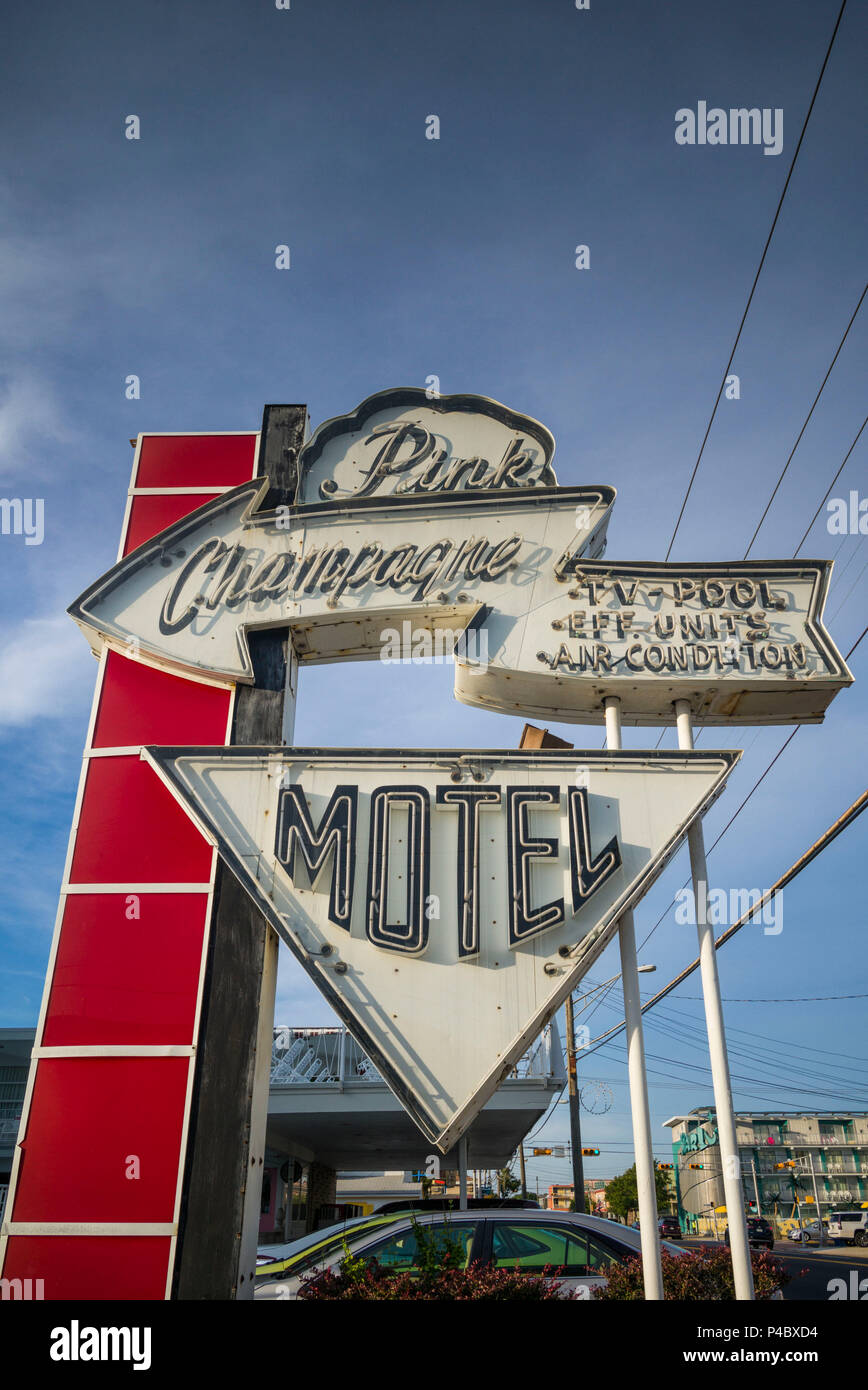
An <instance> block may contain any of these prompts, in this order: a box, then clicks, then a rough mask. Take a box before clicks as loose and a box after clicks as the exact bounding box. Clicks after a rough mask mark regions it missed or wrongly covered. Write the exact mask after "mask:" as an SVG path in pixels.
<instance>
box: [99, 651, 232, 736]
mask: <svg viewBox="0 0 868 1390" xmlns="http://www.w3.org/2000/svg"><path fill="white" fill-rule="evenodd" d="M229 699H230V695H229V691H228V690H225V689H218V688H217V687H216V686H213V685H200V684H198V683H197V682H195V681H189V680H185V679H184V678H183V677H181V676H172V675H169V674H168V672H166V671H160V670H158V669H157V667H155V666H145V665H143V664H142V662H140V661H130V660H128V659H127V658H126V657H123V656H119V655H118V654H117V652H109V655H108V664H107V668H106V673H105V679H104V680H103V686H102V693H101V695H100V702H99V711H98V713H97V717H96V725H95V728H94V734H93V746H94V748H126V747H128V746H129V745H131V744H135V745H139V744H142V743H225V742H226V724H227V721H228V719H229Z"/></svg>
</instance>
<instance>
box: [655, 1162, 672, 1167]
mask: <svg viewBox="0 0 868 1390" xmlns="http://www.w3.org/2000/svg"><path fill="white" fill-rule="evenodd" d="M657 1167H658V1168H671V1167H672V1164H671V1163H658V1164H657Z"/></svg>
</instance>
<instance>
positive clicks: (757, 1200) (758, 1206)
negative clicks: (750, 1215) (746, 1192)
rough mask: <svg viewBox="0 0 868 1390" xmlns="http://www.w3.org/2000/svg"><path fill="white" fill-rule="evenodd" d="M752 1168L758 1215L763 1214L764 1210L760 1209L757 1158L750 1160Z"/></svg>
mask: <svg viewBox="0 0 868 1390" xmlns="http://www.w3.org/2000/svg"><path fill="white" fill-rule="evenodd" d="M750 1170H751V1172H752V1173H753V1195H754V1198H755V1199H756V1214H757V1216H762V1211H761V1210H760V1195H759V1184H758V1183H757V1180H756V1160H755V1159H753V1158H752V1159H751V1161H750Z"/></svg>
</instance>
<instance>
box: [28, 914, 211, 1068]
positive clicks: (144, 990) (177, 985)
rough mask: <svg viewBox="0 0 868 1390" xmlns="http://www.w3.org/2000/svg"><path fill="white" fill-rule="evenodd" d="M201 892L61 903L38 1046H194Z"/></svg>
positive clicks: (202, 927) (201, 927) (201, 930)
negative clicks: (54, 951) (55, 954)
mask: <svg viewBox="0 0 868 1390" xmlns="http://www.w3.org/2000/svg"><path fill="white" fill-rule="evenodd" d="M207 904H208V895H207V894H206V893H142V894H140V895H138V896H135V895H125V894H119V893H80V894H79V893H76V894H73V895H72V896H71V897H68V898H67V900H66V905H65V907H64V911H63V923H62V930H61V935H60V942H59V945H58V948H57V959H56V961H55V966H54V975H53V978H52V983H51V995H50V998H49V1002H48V1013H47V1016H46V1021H45V1032H44V1034H43V1038H42V1042H43V1045H44V1046H45V1047H71V1046H73V1045H75V1044H81V1043H192V1042H193V1041H194V1039H193V1023H194V1021H195V1015H196V998H197V995H198V990H199V967H200V963H201V959H202V943H203V937H204V930H205V911H206V907H207Z"/></svg>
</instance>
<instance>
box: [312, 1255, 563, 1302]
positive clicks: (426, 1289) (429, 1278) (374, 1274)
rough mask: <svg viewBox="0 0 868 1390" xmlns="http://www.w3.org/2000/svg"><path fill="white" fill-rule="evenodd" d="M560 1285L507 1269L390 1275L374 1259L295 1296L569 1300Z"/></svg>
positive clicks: (323, 1277) (328, 1274)
mask: <svg viewBox="0 0 868 1390" xmlns="http://www.w3.org/2000/svg"><path fill="white" fill-rule="evenodd" d="M560 1290H561V1285H560V1284H558V1283H557V1282H556V1281H554V1280H551V1279H546V1278H544V1277H542V1276H537V1275H534V1274H520V1273H519V1272H518V1271H516V1270H511V1269H492V1268H491V1267H490V1266H485V1267H483V1266H480V1265H471V1266H470V1268H469V1269H443V1270H440V1271H439V1272H438V1273H437V1274H433V1275H432V1274H408V1273H401V1274H393V1273H391V1272H390V1271H389V1270H388V1269H383V1268H382V1266H380V1265H378V1264H377V1262H376V1260H371V1261H370V1263H366V1265H365V1268H364V1270H363V1271H361V1272H360V1273H352V1272H350V1271H347V1270H345V1269H344V1265H343V1262H342V1264H341V1267H340V1269H339V1270H338V1271H337V1272H336V1271H334V1270H331V1269H327V1270H326V1271H325V1272H324V1273H323V1274H320V1275H316V1274H313V1275H311V1276H310V1278H308V1279H306V1280H305V1281H304V1284H303V1286H302V1288H301V1291H300V1292H299V1295H298V1296H299V1298H308V1299H338V1298H341V1299H373V1300H387V1299H388V1300H393V1299H401V1300H403V1299H410V1298H421V1299H428V1300H437V1301H441V1300H444V1299H460V1300H461V1301H462V1302H468V1301H470V1300H474V1299H485V1300H488V1301H489V1302H495V1301H497V1302H502V1301H505V1300H511V1299H524V1300H525V1301H528V1300H530V1301H534V1302H536V1301H539V1300H540V1299H543V1298H561V1297H562V1296H565V1297H571V1296H572V1295H570V1294H564V1295H562V1293H561V1292H560Z"/></svg>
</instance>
